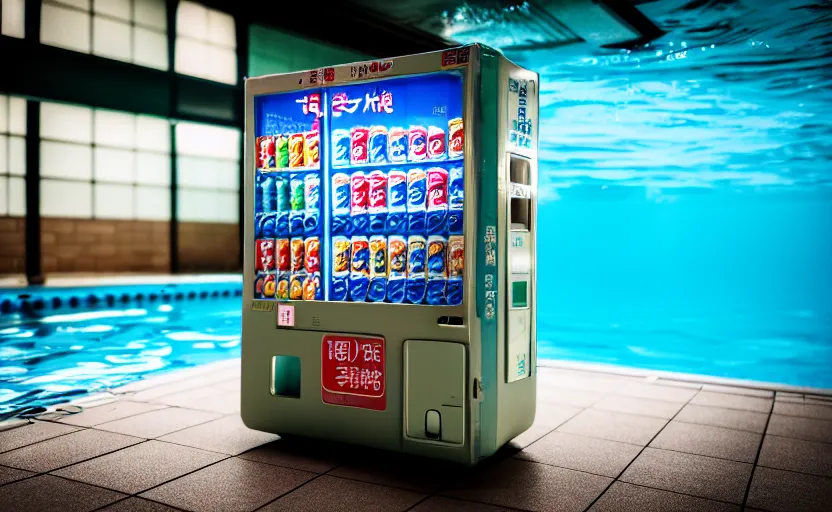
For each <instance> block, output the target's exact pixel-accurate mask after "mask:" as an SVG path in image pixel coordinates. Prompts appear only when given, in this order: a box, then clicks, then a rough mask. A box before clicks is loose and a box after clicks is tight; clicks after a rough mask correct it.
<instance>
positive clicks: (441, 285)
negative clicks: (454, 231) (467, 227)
mask: <svg viewBox="0 0 832 512" xmlns="http://www.w3.org/2000/svg"><path fill="white" fill-rule="evenodd" d="M427 267H428V283H427V293H426V295H427V297H426V299H427V303H428V304H430V305H432V306H440V305H443V304H445V285H446V282H447V276H448V240H447V239H446V238H445V237H444V236H436V235H435V236H431V237H429V238H428V264H427Z"/></svg>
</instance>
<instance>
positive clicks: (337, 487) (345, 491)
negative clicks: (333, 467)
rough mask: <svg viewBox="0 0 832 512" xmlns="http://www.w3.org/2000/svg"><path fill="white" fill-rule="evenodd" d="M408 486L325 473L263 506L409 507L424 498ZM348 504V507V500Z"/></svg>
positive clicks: (393, 511) (324, 511)
mask: <svg viewBox="0 0 832 512" xmlns="http://www.w3.org/2000/svg"><path fill="white" fill-rule="evenodd" d="M424 498H425V496H424V495H423V494H417V493H415V492H412V491H406V490H404V489H394V488H392V487H385V486H382V485H375V484H370V483H367V482H357V481H355V480H347V479H344V478H335V477H332V476H327V475H324V476H322V477H320V478H316V479H315V480H314V481H312V482H309V483H308V484H306V485H304V486H302V487H300V488H299V489H295V490H294V491H292V492H291V493H289V494H287V495H286V496H284V497H282V498H280V499H279V500H277V501H275V502H273V503H270V504H269V506H267V507H265V508H263V509H262V510H263V512H272V511H274V512H278V511H280V512H283V511H287V512H295V511H309V512H330V511H331V512H341V511H345V510H362V511H364V510H366V511H367V512H397V511H402V512H403V511H405V510H408V509H409V508H410V507H412V506H413V505H415V504H416V503H418V502H419V501H420V500H422V499H424ZM347 503H348V504H349V505H347V507H345V504H347Z"/></svg>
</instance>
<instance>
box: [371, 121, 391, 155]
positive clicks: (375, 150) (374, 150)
mask: <svg viewBox="0 0 832 512" xmlns="http://www.w3.org/2000/svg"><path fill="white" fill-rule="evenodd" d="M369 137H370V138H369V154H370V158H369V160H370V163H372V164H382V163H387V128H385V127H383V126H373V127H371V128H370V135H369Z"/></svg>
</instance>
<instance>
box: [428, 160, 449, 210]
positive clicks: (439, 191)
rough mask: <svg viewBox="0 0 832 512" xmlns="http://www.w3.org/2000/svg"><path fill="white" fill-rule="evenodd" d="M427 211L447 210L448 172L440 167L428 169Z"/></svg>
mask: <svg viewBox="0 0 832 512" xmlns="http://www.w3.org/2000/svg"><path fill="white" fill-rule="evenodd" d="M427 174H428V183H427V209H428V210H447V209H448V171H446V170H445V169H442V168H440V167H433V168H432V169H428V173H427Z"/></svg>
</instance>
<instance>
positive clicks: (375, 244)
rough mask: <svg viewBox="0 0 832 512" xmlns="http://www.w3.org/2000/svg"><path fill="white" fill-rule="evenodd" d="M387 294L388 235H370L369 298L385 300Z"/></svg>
mask: <svg viewBox="0 0 832 512" xmlns="http://www.w3.org/2000/svg"><path fill="white" fill-rule="evenodd" d="M386 295H387V237H385V236H384V235H374V236H371V237H370V287H369V289H368V290H367V300H368V301H370V302H384V298H385V296H386Z"/></svg>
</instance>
